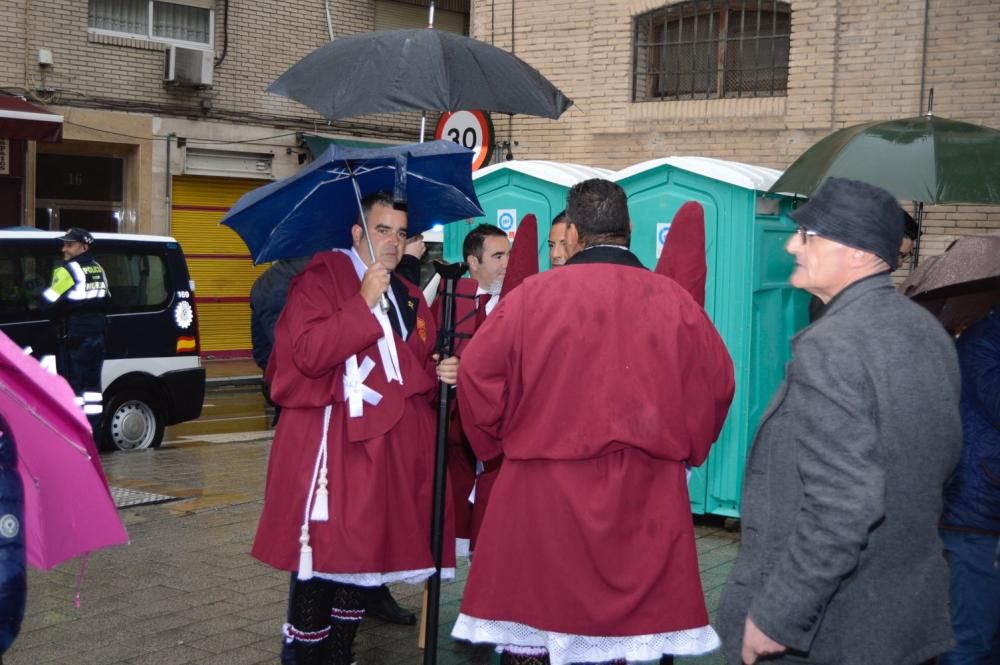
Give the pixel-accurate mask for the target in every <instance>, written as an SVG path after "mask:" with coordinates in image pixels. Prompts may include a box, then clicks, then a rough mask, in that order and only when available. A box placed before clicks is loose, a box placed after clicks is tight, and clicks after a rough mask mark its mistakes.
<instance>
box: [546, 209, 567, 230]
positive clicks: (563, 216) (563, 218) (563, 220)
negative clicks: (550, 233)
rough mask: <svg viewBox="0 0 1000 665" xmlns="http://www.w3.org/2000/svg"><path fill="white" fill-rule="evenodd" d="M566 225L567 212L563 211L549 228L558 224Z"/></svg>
mask: <svg viewBox="0 0 1000 665" xmlns="http://www.w3.org/2000/svg"><path fill="white" fill-rule="evenodd" d="M565 223H566V211H565V210H563V211H562V212H560V213H559V214H558V215H556V216H555V217H553V218H552V224H550V225H549V226H550V227H552V226H555V225H556V224H565Z"/></svg>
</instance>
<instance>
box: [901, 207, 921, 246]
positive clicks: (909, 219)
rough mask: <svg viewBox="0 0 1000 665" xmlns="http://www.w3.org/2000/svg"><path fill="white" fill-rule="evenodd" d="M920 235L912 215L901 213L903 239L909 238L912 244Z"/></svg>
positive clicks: (918, 227)
mask: <svg viewBox="0 0 1000 665" xmlns="http://www.w3.org/2000/svg"><path fill="white" fill-rule="evenodd" d="M919 235H920V226H918V225H917V220H915V219H913V215H911V214H910V213H908V212H906V211H905V210H904V211H903V237H904V238H909V239H910V240H913V241H914V242H915V241H916V240H917V236H919Z"/></svg>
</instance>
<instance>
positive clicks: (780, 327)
mask: <svg viewBox="0 0 1000 665" xmlns="http://www.w3.org/2000/svg"><path fill="white" fill-rule="evenodd" d="M780 175H781V172H780V171H776V170H774V169H769V168H764V167H761V166H753V165H750V164H742V163H739V162H730V161H724V160H720V159H711V158H706V157H667V158H663V159H654V160H651V161H647V162H642V163H639V164H635V165H633V166H631V167H628V168H626V169H623V170H622V171H619V172H617V173H616V174H614V175H613V176H612V178H611V179H612V180H615V181H616V182H618V183H619V184H620V185H621V186H622V188H623V189H624V190H625V193H626V195H627V196H628V203H629V214H630V216H631V218H632V242H631V249H632V251H633V253H635V255H636V256H638V257H639V259H640V260H641V261H642V262H643V264H644V265H646V266H648V267H649V268H654V267H655V266H656V261H657V259H658V258H659V254H660V251H661V250H662V248H663V242H664V239H665V237H666V234H667V231H668V230H669V226H670V222H671V220H673V218H674V214H675V213H676V212H677V210H678V209H679V208H680V207H681V206H682V205H683V204H684V203H685V202H687V201H697V202H698V203H700V204H701V205H702V207H703V208H704V210H705V253H706V258H707V262H708V279H707V281H706V285H705V309H706V310H707V312H708V314H709V316H710V317H711V318H712V321H713V322H714V323H715V326H716V327H717V328H718V330H719V333H720V334H721V335H722V338H723V340H725V343H726V346H727V347H728V349H729V353H730V354H731V355H732V358H733V363H734V365H735V369H736V395H735V397H734V398H733V404H732V407H731V408H730V411H729V417H728V418H727V420H726V424H725V426H724V428H723V430H722V434H721V435H720V437H719V440H718V441H717V442H716V444H715V446H713V449H712V452H711V454H710V455H709V458H708V460H707V461H706V463H705V464H704V465H702V466H701V467H700V468H698V469H695V470H694V473H693V474H692V475H691V479H690V482H689V490H690V495H691V507H692V511H693V512H695V513H709V514H715V515H725V516H730V517H737V516H738V515H739V509H740V493H741V490H742V485H743V470H744V466H745V461H746V457H747V452H748V450H749V447H750V444H751V442H752V440H753V435H754V433H755V431H756V429H757V425H758V423H759V422H760V419H761V416H762V415H763V413H764V410H765V409H766V408H767V406H768V404H769V403H770V400H771V397H772V396H773V394H774V392H775V390H776V389H777V388H778V386H779V385H780V383H781V381H782V379H783V378H784V372H785V363H786V362H787V360H788V359H789V357H790V354H791V341H790V340H791V337H792V336H793V335H794V334H795V333H796V332H797V331H798V330H799V329H800V328H802V327H803V326H804V325H806V323H807V322H808V318H809V315H808V302H809V297H808V295H807V294H805V293H804V292H802V291H800V290H798V289H795V288H793V287H792V286H791V285H790V284H789V283H788V278H789V276H790V275H791V272H792V269H793V267H794V265H795V262H794V260H793V258H792V257H791V256H790V255H789V254H788V253H786V252H785V242H786V241H787V240H788V237H789V236H790V235H791V233H792V232H793V231H794V230H795V223H794V222H793V221H792V220H791V218H790V217H789V216H788V213H789V211H791V210H792V209H793V205H794V199H793V198H792V197H790V196H783V195H770V194H767V193H766V192H767V190H768V189H769V188H770V187H771V185H772V184H774V182H775V181H776V180H777V179H778V176H780Z"/></svg>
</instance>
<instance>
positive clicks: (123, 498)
mask: <svg viewBox="0 0 1000 665" xmlns="http://www.w3.org/2000/svg"><path fill="white" fill-rule="evenodd" d="M111 498H112V499H114V500H115V508H134V507H135V506H152V505H155V504H157V503H168V502H170V501H180V498H181V497H179V496H169V495H167V494H155V493H153V492H143V491H142V490H134V489H129V488H128V487H112V488H111Z"/></svg>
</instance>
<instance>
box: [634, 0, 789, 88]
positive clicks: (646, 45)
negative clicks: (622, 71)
mask: <svg viewBox="0 0 1000 665" xmlns="http://www.w3.org/2000/svg"><path fill="white" fill-rule="evenodd" d="M791 23H792V21H791V10H790V7H789V5H788V3H787V2H777V1H776V0H687V1H686V2H680V3H675V4H670V5H666V6H664V7H660V8H658V9H654V10H653V11H650V12H647V13H645V14H642V15H641V16H637V17H635V19H634V32H633V39H632V43H633V53H632V61H633V65H632V101H634V102H650V101H661V100H676V99H718V98H728V97H775V96H783V95H785V94H786V91H787V89H788V48H789V35H790V33H791Z"/></svg>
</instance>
